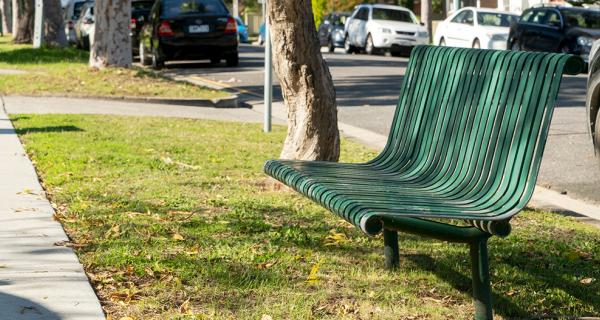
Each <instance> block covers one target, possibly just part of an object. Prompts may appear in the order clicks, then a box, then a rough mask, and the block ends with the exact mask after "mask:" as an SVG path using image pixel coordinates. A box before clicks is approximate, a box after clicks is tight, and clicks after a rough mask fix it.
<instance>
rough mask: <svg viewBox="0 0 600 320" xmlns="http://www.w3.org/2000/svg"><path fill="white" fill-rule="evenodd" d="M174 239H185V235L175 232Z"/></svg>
mask: <svg viewBox="0 0 600 320" xmlns="http://www.w3.org/2000/svg"><path fill="white" fill-rule="evenodd" d="M173 240H177V241H183V240H185V238H184V237H183V236H182V235H181V234H179V233H177V232H175V233H174V234H173Z"/></svg>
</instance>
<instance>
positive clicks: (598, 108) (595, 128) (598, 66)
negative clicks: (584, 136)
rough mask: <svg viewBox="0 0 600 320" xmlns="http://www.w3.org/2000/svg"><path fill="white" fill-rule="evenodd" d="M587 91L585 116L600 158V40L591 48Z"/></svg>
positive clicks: (597, 155)
mask: <svg viewBox="0 0 600 320" xmlns="http://www.w3.org/2000/svg"><path fill="white" fill-rule="evenodd" d="M588 69H589V76H588V89H587V101H586V102H587V103H586V104H587V116H588V124H589V128H590V133H591V134H592V142H593V143H594V148H595V151H596V157H599V158H600V40H597V41H596V42H595V44H594V46H593V48H592V51H591V54H590V62H589V67H588Z"/></svg>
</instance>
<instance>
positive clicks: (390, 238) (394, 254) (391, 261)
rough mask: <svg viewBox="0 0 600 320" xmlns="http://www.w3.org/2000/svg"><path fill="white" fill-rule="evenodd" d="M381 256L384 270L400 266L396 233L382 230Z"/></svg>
mask: <svg viewBox="0 0 600 320" xmlns="http://www.w3.org/2000/svg"><path fill="white" fill-rule="evenodd" d="M383 244H384V247H383V254H384V256H385V268H386V269H388V270H392V269H396V268H397V267H398V266H399V265H400V252H399V250H398V231H392V230H387V229H383Z"/></svg>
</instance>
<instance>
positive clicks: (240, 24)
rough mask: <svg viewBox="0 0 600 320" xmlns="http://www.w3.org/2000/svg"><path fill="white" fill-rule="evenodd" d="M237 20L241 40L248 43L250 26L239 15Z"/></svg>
mask: <svg viewBox="0 0 600 320" xmlns="http://www.w3.org/2000/svg"><path fill="white" fill-rule="evenodd" d="M235 22H237V32H238V36H239V38H240V42H242V43H248V27H247V26H246V25H245V24H244V22H243V21H242V19H240V18H239V17H236V18H235Z"/></svg>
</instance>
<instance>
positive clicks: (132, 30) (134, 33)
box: [129, 0, 154, 55]
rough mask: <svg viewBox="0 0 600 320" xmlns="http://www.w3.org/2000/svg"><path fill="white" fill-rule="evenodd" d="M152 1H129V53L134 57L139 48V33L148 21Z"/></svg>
mask: <svg viewBox="0 0 600 320" xmlns="http://www.w3.org/2000/svg"><path fill="white" fill-rule="evenodd" d="M152 5H154V0H132V1H131V24H130V25H129V36H131V52H132V55H136V54H138V52H139V48H140V31H142V27H143V26H144V23H145V22H146V21H147V20H148V16H149V15H150V9H152Z"/></svg>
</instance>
